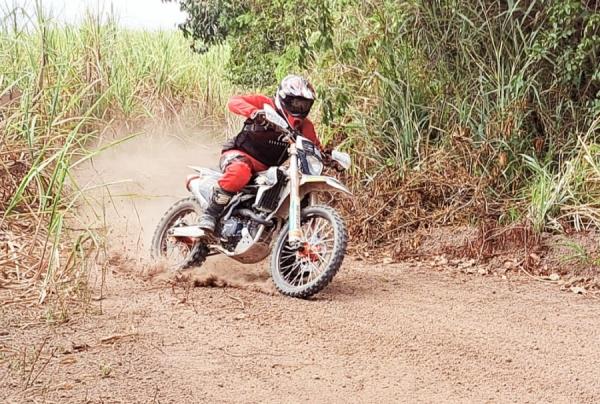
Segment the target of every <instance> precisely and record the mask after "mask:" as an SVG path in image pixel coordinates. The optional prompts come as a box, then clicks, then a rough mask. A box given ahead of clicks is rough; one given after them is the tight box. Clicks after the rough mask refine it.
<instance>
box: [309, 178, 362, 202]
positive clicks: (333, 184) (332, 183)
mask: <svg viewBox="0 0 600 404" xmlns="http://www.w3.org/2000/svg"><path fill="white" fill-rule="evenodd" d="M303 187H309V188H311V190H310V191H308V192H319V191H330V192H331V191H333V192H342V193H345V194H347V195H350V196H351V195H352V192H350V190H349V189H348V188H346V186H345V185H344V184H342V183H341V182H339V181H338V180H337V179H336V178H333V177H326V176H324V175H303V176H302V178H301V179H300V195H301V196H302V197H303V196H304V195H306V193H305V194H304V195H303V194H302V188H303ZM308 192H307V193H308Z"/></svg>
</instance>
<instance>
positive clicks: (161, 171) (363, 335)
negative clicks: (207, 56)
mask: <svg viewBox="0 0 600 404" xmlns="http://www.w3.org/2000/svg"><path fill="white" fill-rule="evenodd" d="M145 139H146V140H147V139H148V138H145ZM198 143H200V144H206V141H202V140H201V139H200V140H198V139H194V138H185V139H183V138H179V137H178V138H174V137H164V136H163V137H159V138H156V139H154V141H152V142H145V141H144V139H140V140H137V141H136V142H134V143H129V144H128V145H127V146H124V147H123V148H121V149H117V150H116V151H115V152H114V153H113V154H110V153H109V154H106V155H105V156H107V157H104V158H102V159H99V160H97V161H95V163H94V167H93V170H90V171H88V172H87V173H83V174H82V176H83V177H84V178H87V179H88V182H89V183H91V184H93V183H97V182H98V181H103V182H112V181H117V180H121V179H124V178H131V180H132V181H131V182H128V183H127V184H129V185H123V184H121V185H119V186H118V187H120V188H117V189H116V190H115V188H114V187H112V188H110V192H108V191H107V193H104V194H101V195H97V199H98V201H100V208H99V209H98V210H97V213H99V214H98V215H97V216H96V219H95V220H99V219H98V218H100V219H102V220H103V221H105V222H107V223H109V224H111V233H110V235H111V240H112V241H113V245H112V248H113V251H114V252H113V253H112V255H111V260H110V263H111V265H110V266H109V267H108V269H107V273H106V277H105V278H104V279H103V278H102V277H101V274H99V273H95V274H92V278H91V287H92V289H93V297H94V299H93V301H92V303H91V304H89V305H77V304H76V303H72V302H71V303H70V302H63V303H64V304H63V305H60V304H58V303H54V304H52V305H47V306H44V307H41V308H22V307H17V306H10V305H8V306H6V305H5V306H2V305H0V402H8V403H13V402H14V403H21V402H48V403H50V402H57V403H58V402H60V403H67V402H68V403H70V402H73V403H79V402H90V403H148V402H160V403H199V402H206V403H237V402H247V403H259V402H260V403H262V402H273V403H281V402H323V403H329V402H331V403H334V402H519V403H521V402H569V403H571V402H590V403H591V402H598V401H600V350H599V349H598V340H599V338H600V331H599V327H598V314H599V313H600V301H599V300H597V299H596V298H594V297H593V296H592V295H590V294H588V295H586V296H580V295H575V294H573V293H560V292H558V288H557V287H556V285H554V284H548V283H544V282H536V281H534V280H532V279H530V278H529V277H526V276H513V275H512V274H511V273H508V274H507V275H506V276H505V277H504V278H501V277H500V276H481V275H480V272H481V273H482V274H483V273H487V272H488V271H487V270H483V271H478V270H477V267H473V268H474V269H473V268H471V269H469V271H462V270H460V266H459V267H457V270H455V271H453V270H452V269H448V265H446V264H444V265H440V261H425V262H416V261H405V262H403V263H397V264H374V263H366V262H364V261H358V260H356V259H352V258H349V259H347V260H346V262H345V264H344V266H343V268H342V270H341V272H340V273H339V275H338V276H337V277H336V278H335V279H334V281H333V283H332V284H331V285H330V287H329V288H327V289H326V290H325V291H324V292H323V293H321V294H320V295H318V296H317V297H316V298H315V299H313V300H309V301H303V300H294V299H289V298H285V297H282V296H280V295H277V294H276V293H274V288H273V287H272V285H271V283H270V279H269V278H268V276H267V273H266V268H265V267H264V266H260V265H259V266H251V267H243V266H240V265H237V264H235V263H233V262H231V261H226V260H218V259H217V260H210V261H209V262H208V263H207V264H206V265H205V266H204V267H203V268H199V269H194V270H192V271H190V272H187V273H184V274H182V275H175V274H169V273H164V272H160V270H159V268H156V267H148V266H145V265H146V264H144V263H143V259H139V260H138V258H140V256H139V255H138V253H137V251H138V248H142V250H141V251H144V250H145V246H144V244H146V243H147V240H148V238H149V234H150V233H151V231H152V229H153V224H154V223H156V221H157V220H158V216H157V215H158V214H161V213H162V211H164V209H166V207H167V206H168V205H169V204H170V203H172V201H173V200H174V199H175V198H176V197H177V196H184V195H185V190H184V189H183V180H184V174H185V173H186V172H187V170H186V169H185V165H186V164H194V163H196V164H206V162H207V161H209V158H210V159H211V161H212V160H213V159H216V152H215V149H214V147H212V146H210V147H207V146H201V147H199V148H195V146H194V145H197V144H198ZM198 153H200V154H198ZM199 155H202V156H205V158H204V160H205V161H194V160H195V159H196V160H197V158H198V156H199ZM215 161H216V160H215ZM86 176H87V177H86ZM119 195H121V197H120V196H119ZM127 195H129V196H131V195H133V196H134V198H123V196H127ZM107 201H110V203H108V202H107ZM131 257H134V258H131ZM142 258H143V257H142ZM465 272H469V274H467V273H465ZM200 286H202V287H200ZM207 286H211V287H207ZM101 292H102V293H101Z"/></svg>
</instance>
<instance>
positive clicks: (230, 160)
mask: <svg viewBox="0 0 600 404" xmlns="http://www.w3.org/2000/svg"><path fill="white" fill-rule="evenodd" d="M220 166H221V171H223V176H222V177H221V179H219V186H220V187H221V188H222V189H223V190H225V191H227V192H231V193H238V192H240V191H241V190H242V189H243V188H244V187H245V186H246V185H248V183H249V182H250V179H251V178H252V175H254V174H255V173H257V172H258V171H264V170H267V169H268V168H269V167H268V166H266V165H265V164H263V163H261V162H260V161H258V160H256V159H255V158H253V157H252V156H250V155H249V154H247V153H244V152H242V151H239V150H227V151H226V152H223V154H222V155H221V162H220Z"/></svg>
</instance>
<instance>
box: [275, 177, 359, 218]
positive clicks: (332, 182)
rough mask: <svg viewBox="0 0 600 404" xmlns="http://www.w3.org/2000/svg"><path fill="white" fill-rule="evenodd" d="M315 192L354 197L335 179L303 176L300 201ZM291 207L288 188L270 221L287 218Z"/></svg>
mask: <svg viewBox="0 0 600 404" xmlns="http://www.w3.org/2000/svg"><path fill="white" fill-rule="evenodd" d="M313 192H339V193H342V194H345V195H347V196H352V192H350V190H349V189H348V188H346V186H345V185H344V184H342V183H341V182H339V181H338V180H337V179H335V178H333V177H326V176H324V175H303V176H302V178H301V179H300V199H303V198H304V197H305V196H306V195H308V194H310V193H313ZM289 207H290V188H289V185H288V186H287V187H286V189H285V191H284V193H283V195H282V198H281V202H280V203H279V206H278V207H277V209H275V211H274V212H273V213H271V215H269V217H268V219H271V218H273V217H279V218H286V217H287V216H288V209H289Z"/></svg>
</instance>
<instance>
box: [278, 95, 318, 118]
mask: <svg viewBox="0 0 600 404" xmlns="http://www.w3.org/2000/svg"><path fill="white" fill-rule="evenodd" d="M313 103H314V100H309V99H308V98H304V97H286V99H285V100H283V105H284V107H285V109H286V110H287V112H289V113H290V114H292V116H295V117H306V116H307V115H308V113H309V112H310V109H311V108H312V105H313Z"/></svg>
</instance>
